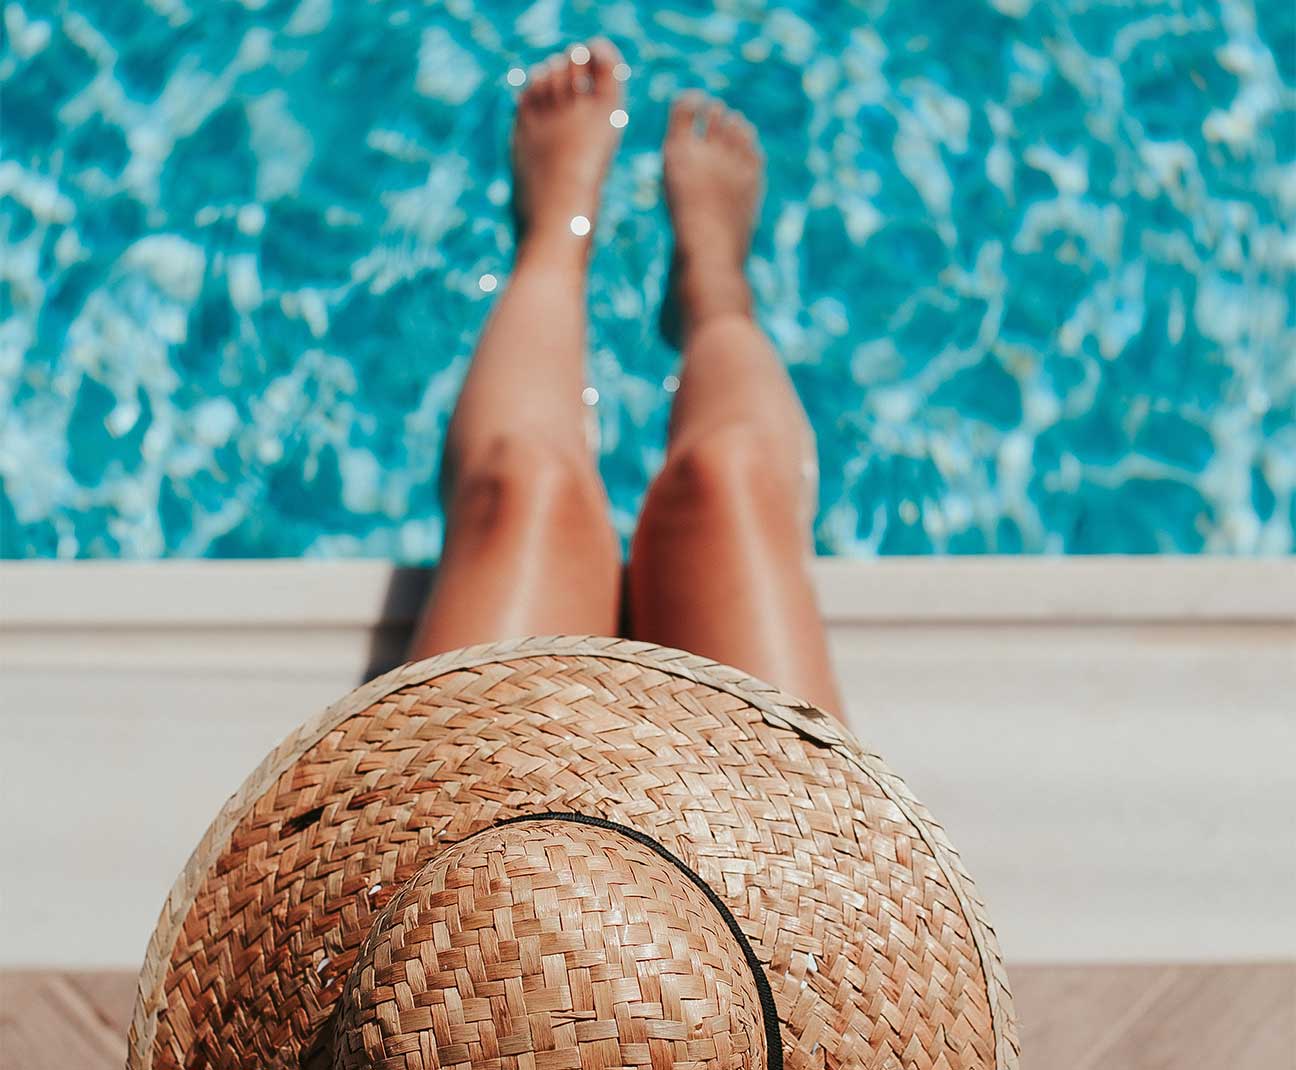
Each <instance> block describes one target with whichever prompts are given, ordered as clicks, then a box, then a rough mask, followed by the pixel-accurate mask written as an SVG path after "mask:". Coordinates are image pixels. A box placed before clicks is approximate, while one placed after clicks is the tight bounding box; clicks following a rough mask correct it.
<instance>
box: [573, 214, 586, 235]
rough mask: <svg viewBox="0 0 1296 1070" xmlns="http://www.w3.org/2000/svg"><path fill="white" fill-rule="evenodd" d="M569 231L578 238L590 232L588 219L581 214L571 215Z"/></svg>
mask: <svg viewBox="0 0 1296 1070" xmlns="http://www.w3.org/2000/svg"><path fill="white" fill-rule="evenodd" d="M571 232H572V233H573V234H575V235H576V237H578V238H583V237H585V235H586V234H588V233H589V232H590V221H589V220H588V219H586V218H585V217H584V216H583V215H574V216H572V220H571Z"/></svg>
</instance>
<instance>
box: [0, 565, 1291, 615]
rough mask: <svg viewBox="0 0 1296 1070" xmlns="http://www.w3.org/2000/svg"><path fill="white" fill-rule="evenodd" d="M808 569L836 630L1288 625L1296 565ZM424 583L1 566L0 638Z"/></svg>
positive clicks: (403, 607)
mask: <svg viewBox="0 0 1296 1070" xmlns="http://www.w3.org/2000/svg"><path fill="white" fill-rule="evenodd" d="M812 570H813V575H814V579H815V586H816V590H817V592H818V596H819V603H820V609H821V611H822V612H823V615H824V617H825V618H826V619H827V620H828V621H829V622H830V623H838V622H843V623H845V622H849V623H883V622H886V621H911V622H927V623H939V622H950V621H963V622H968V623H972V622H984V623H994V622H1008V621H1015V622H1024V621H1035V622H1039V623H1049V622H1053V623H1077V622H1084V621H1094V622H1098V621H1107V622H1121V623H1132V622H1143V623H1153V622H1161V623H1203V622H1207V621H1214V622H1220V623H1223V622H1282V621H1288V622H1290V621H1292V620H1296V558H1261V559H1244V558H1204V557H975V558H973V557H967V558H948V557H946V558H938V557H929V558H878V559H874V560H853V559H847V558H836V557H820V558H816V559H815V561H814V563H813V566H812ZM421 572H422V570H419V569H393V567H392V565H390V564H389V563H388V562H385V561H364V560H356V561H323V560H309V559H307V560H300V559H285V560H246V561H241V560H225V561H206V560H200V561H158V562H129V561H77V562H59V561H32V562H14V561H7V562H0V598H2V599H3V601H2V602H0V631H5V630H9V631H12V630H14V629H19V628H33V627H34V628H45V627H51V626H56V625H73V626H76V627H81V628H84V627H95V626H121V625H133V626H138V625H149V624H166V625H198V624H201V625H204V626H220V625H226V624H248V623H255V624H257V625H261V626H266V625H278V626H292V625H295V624H311V625H313V626H317V627H318V626H322V625H331V626H361V625H373V624H376V623H378V622H379V621H384V622H385V623H388V624H401V623H406V622H408V621H410V620H411V619H412V616H413V613H414V611H415V609H416V604H415V602H416V598H415V597H414V595H415V594H416V593H417V590H418V584H417V577H418V576H419V574H420V573H421ZM393 575H395V576H396V577H397V584H396V590H395V591H394V593H393V594H389V587H391V586H392V578H393ZM411 580H413V581H415V582H414V583H412V584H411V582H410V581H411ZM321 581H323V582H321ZM401 581H404V582H401Z"/></svg>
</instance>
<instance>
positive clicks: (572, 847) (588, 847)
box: [333, 821, 765, 1070]
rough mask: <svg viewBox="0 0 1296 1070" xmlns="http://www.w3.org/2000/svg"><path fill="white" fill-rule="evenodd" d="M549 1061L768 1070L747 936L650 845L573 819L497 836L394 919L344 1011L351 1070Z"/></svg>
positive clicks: (341, 1036)
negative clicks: (741, 937) (742, 943)
mask: <svg viewBox="0 0 1296 1070" xmlns="http://www.w3.org/2000/svg"><path fill="white" fill-rule="evenodd" d="M528 1055H530V1056H533V1057H537V1056H540V1057H542V1058H537V1060H536V1061H537V1062H538V1063H539V1062H543V1064H544V1065H549V1066H554V1067H559V1066H571V1067H574V1068H579V1070H619V1068H621V1067H635V1068H653V1067H661V1066H669V1067H676V1066H678V1067H696V1068H697V1070H745V1068H748V1067H762V1066H764V1059H765V1053H764V1032H763V1026H762V1021H761V1009H760V1004H759V1000H758V997H757V994H756V987H755V984H754V982H753V979H752V975H751V974H750V973H749V972H748V971H747V968H746V964H745V963H744V961H743V958H742V952H741V950H740V949H739V947H738V944H737V941H736V940H735V939H734V936H733V934H732V933H731V932H730V931H729V930H728V929H727V928H726V926H725V923H724V921H723V920H722V918H721V917H720V915H719V913H718V912H717V911H716V909H715V908H714V907H713V906H712V905H711V904H710V903H709V902H707V900H706V898H705V896H703V894H702V893H701V892H700V891H699V890H698V888H697V887H696V886H695V885H694V884H693V883H692V882H691V881H690V880H689V879H688V878H687V877H685V876H684V874H683V873H681V872H680V871H679V870H678V869H676V868H675V867H674V866H672V865H671V864H670V863H668V862H664V861H663V860H662V859H661V858H659V857H657V855H655V854H653V852H652V851H650V850H649V849H648V848H646V847H644V846H641V845H640V844H637V843H635V842H634V841H633V840H631V839H629V838H627V837H625V836H621V835H618V834H617V833H615V832H611V833H610V832H607V831H604V830H600V829H591V828H586V827H581V826H578V825H572V824H570V823H567V822H559V821H548V822H545V821H540V822H536V823H534V824H531V823H527V824H524V825H511V826H506V827H503V828H499V829H491V830H488V831H487V832H484V833H480V834H479V835H477V836H474V837H471V838H470V839H468V840H467V841H465V842H464V843H462V844H458V845H456V846H454V847H451V848H450V849H449V850H447V851H446V852H445V853H444V854H442V855H440V856H439V857H437V858H436V859H434V860H433V861H432V862H431V863H429V864H428V865H427V866H425V867H424V868H423V869H422V870H421V871H420V872H419V873H418V875H417V876H415V877H414V879H413V880H412V881H410V882H409V883H408V884H406V885H405V886H404V887H403V888H402V889H401V891H400V893H399V894H398V895H397V896H396V897H395V898H394V899H393V900H392V902H390V903H389V904H388V905H387V906H386V907H385V908H384V909H383V911H382V912H381V914H380V915H379V917H378V919H377V921H376V922H375V923H374V926H373V929H372V930H371V932H370V934H369V936H368V937H367V938H366V940H365V942H364V945H363V946H362V947H361V949H360V955H359V959H358V961H357V963H356V965H355V967H354V968H353V969H352V971H351V973H350V975H349V976H348V978H347V983H346V988H345V989H344V991H343V995H342V999H341V1001H340V1005H339V1014H338V1024H337V1037H336V1040H335V1043H334V1055H333V1063H334V1068H335V1070H370V1068H371V1067H377V1066H389V1065H394V1066H396V1067H398V1068H399V1070H433V1068H434V1067H435V1068H440V1067H449V1066H456V1067H458V1066H463V1067H465V1068H469V1067H482V1066H499V1065H504V1064H503V1062H502V1060H505V1059H509V1058H516V1059H518V1061H519V1063H520V1064H522V1063H523V1059H522V1057H524V1056H528Z"/></svg>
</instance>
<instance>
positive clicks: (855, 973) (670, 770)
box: [128, 638, 1018, 1070]
mask: <svg viewBox="0 0 1296 1070" xmlns="http://www.w3.org/2000/svg"><path fill="white" fill-rule="evenodd" d="M546 811H572V812H578V813H582V814H587V815H591V816H597V817H602V818H606V819H609V820H612V821H615V822H617V823H619V824H621V825H624V826H627V827H629V828H632V829H635V830H637V831H639V832H641V833H644V834H646V835H648V836H650V837H652V838H653V839H655V840H656V841H657V842H659V843H660V844H662V845H663V846H664V847H666V848H668V849H669V850H670V851H671V852H672V853H673V854H674V855H675V856H677V857H678V858H679V859H681V860H682V861H683V862H684V863H686V864H687V865H688V866H689V867H690V868H691V869H693V870H694V871H696V872H697V873H698V874H699V875H700V876H701V877H702V878H704V879H705V881H706V882H707V883H709V884H710V885H711V886H712V887H713V888H714V889H715V890H716V891H717V892H718V893H720V895H721V896H722V898H723V899H724V901H725V903H726V905H727V906H728V907H729V909H730V911H731V912H732V914H733V915H734V917H735V918H736V919H737V921H738V923H739V924H740V926H741V928H742V930H743V932H744V933H745V934H746V937H747V939H748V940H749V941H750V943H751V945H752V947H753V948H754V949H755V952H756V954H757V956H758V957H759V959H760V960H761V962H762V964H763V965H764V966H765V970H766V973H767V974H768V976H769V981H770V984H771V986H772V989H773V994H774V999H775V1002H776V1004H777V1007H778V1012H779V1018H780V1020H781V1023H782V1033H783V1044H784V1056H785V1060H786V1065H787V1066H788V1067H789V1068H798V1070H799V1068H803V1067H828V1068H836V1067H892V1066H894V1067H912V1068H923V1070H925V1068H928V1067H930V1068H936V1067H949V1068H959V1067H1000V1068H1003V1070H1011V1068H1015V1067H1016V1066H1017V1063H1018V1046H1017V1037H1016V1027H1015V1022H1014V1017H1013V1012H1012V1002H1011V997H1010V994H1009V989H1008V983H1007V976H1006V974H1005V971H1004V968H1003V963H1002V960H1001V958H1000V954H999V950H998V947H997V944H996V941H995V938H994V934H993V932H992V930H991V928H990V926H989V924H988V923H987V921H986V918H985V912H984V908H983V906H982V904H981V902H980V901H979V899H978V898H977V896H976V894H975V891H974V889H973V887H972V883H971V881H970V879H969V878H968V876H967V874H966V873H965V872H964V870H963V868H962V865H961V863H960V862H959V859H958V856H957V855H956V854H955V852H954V850H953V849H952V847H951V846H950V844H949V842H948V840H947V839H946V837H945V834H944V832H943V830H942V829H941V828H940V826H939V825H937V824H935V823H934V822H933V821H932V819H931V818H930V816H929V815H928V814H927V812H926V811H925V810H924V809H923V807H922V806H921V805H920V804H919V803H918V802H917V801H916V800H915V799H914V798H913V796H912V795H911V794H910V793H909V791H908V790H907V788H906V787H905V785H904V784H903V783H902V782H901V781H900V779H899V778H898V777H896V776H895V774H893V773H892V772H890V770H888V769H887V768H886V766H885V765H884V764H883V763H882V761H881V760H880V759H879V758H878V757H877V756H876V755H873V754H871V753H869V752H868V751H867V750H865V749H864V748H863V747H861V746H860V745H859V744H858V743H857V742H856V741H855V740H854V739H853V738H851V737H850V736H849V734H848V733H846V732H845V731H844V730H843V729H842V728H841V726H840V725H839V724H838V723H837V722H836V721H834V720H833V719H832V718H830V717H828V716H827V715H826V714H824V713H823V712H821V711H819V710H817V709H814V708H813V707H809V706H807V705H806V704H804V703H802V702H800V701H798V700H796V699H794V698H792V697H790V696H787V695H785V694H782V693H780V692H779V691H777V690H776V689H774V688H772V687H770V686H768V685H766V684H763V683H760V682H759V681H756V680H754V679H752V678H751V677H749V676H747V675H745V674H744V673H741V672H739V671H738V670H735V669H731V668H727V667H725V666H721V665H717V664H715V663H713V662H710V661H707V660H706V659H703V658H699V657H696V656H694V655H691V654H687V653H684V652H681V651H674V650H666V649H662V648H660V647H655V646H651V645H649V644H644V643H636V642H630V641H626V640H620V639H603V638H541V639H528V640H519V641H512V642H507V643H501V644H496V645H492V646H483V647H473V648H468V649H466V650H461V651H456V652H453V653H450V654H446V655H443V656H439V657H436V658H431V659H429V660H426V661H422V662H417V663H414V664H410V665H405V666H403V667H401V668H399V669H396V670H395V671H393V672H391V673H388V674H387V675H385V676H382V677H380V678H378V679H377V680H374V681H372V682H371V683H369V684H366V685H365V686H363V687H361V688H359V689H358V690H356V691H355V692H353V693H352V694H351V695H349V696H348V697H347V698H345V699H343V700H342V701H341V702H339V703H338V704H336V705H334V706H333V707H331V708H330V709H329V710H327V711H325V713H324V714H322V715H321V716H320V717H318V718H317V719H315V720H313V721H311V722H309V723H308V724H306V725H304V726H303V727H302V728H301V729H300V730H298V731H297V732H296V733H294V734H293V735H292V736H290V737H289V738H288V739H287V740H285V741H284V743H283V744H281V745H280V747H278V748H277V749H276V750H275V751H274V752H273V753H272V754H270V755H269V756H268V757H267V758H266V759H265V761H264V762H263V763H262V764H261V765H260V767H258V769H257V770H256V771H255V772H254V773H253V774H252V776H251V777H249V778H248V780H247V781H246V782H245V783H244V785H243V786H242V788H240V789H239V791H238V792H237V793H236V794H235V795H234V796H233V797H232V798H231V799H230V801H229V802H228V803H227V804H226V806H225V807H224V809H223V810H222V811H221V813H220V815H219V816H218V817H217V819H216V821H215V822H214V823H213V824H212V826H211V828H210V829H209V830H208V832H207V834H206V836H205V837H204V838H203V840H202V842H201V843H200V844H199V846H198V848H197V850H195V852H194V854H193V855H192V857H191V858H190V860H189V862H188V864H187V865H186V867H185V870H184V872H183V873H182V874H181V876H180V878H179V880H178V881H177V883H176V885H175V886H174V888H173V889H172V891H171V894H170V896H169V898H168V899H167V903H166V906H165V907H164V910H163V913H162V917H161V919H160V921H159V924H158V927H157V930H156V931H155V932H154V934H153V938H152V940H151V941H150V944H149V948H148V952H147V955H146V958H145V963H144V968H143V971H142V973H141V976H140V990H139V997H138V1001H137V1003H136V1008H135V1014H134V1019H133V1022H132V1025H131V1033H130V1043H129V1056H128V1067H130V1068H132V1070H145V1068H149V1070H164V1068H170V1067H180V1066H185V1067H198V1066H210V1067H215V1068H221V1070H224V1068H233V1067H239V1068H244V1067H246V1068H252V1067H288V1066H292V1067H301V1066H314V1065H327V1063H328V1061H329V1058H330V1053H329V1052H328V1051H327V1050H325V1049H326V1047H327V1044H328V1038H329V1037H331V1016H332V1014H333V1010H334V1004H335V1003H336V1001H337V998H338V995H339V993H340V991H341V989H342V983H343V981H344V980H345V978H346V976H347V973H348V971H349V970H350V967H351V965H352V964H353V963H354V961H355V958H356V955H357V952H358V950H359V947H360V945H361V943H362V942H363V941H364V939H365V937H366V935H367V934H368V932H369V930H370V927H371V925H372V922H373V919H374V916H375V914H376V912H378V911H379V910H381V909H382V907H383V906H384V905H385V903H386V902H387V900H388V899H390V897H391V896H392V895H393V894H395V893H396V892H397V891H398V890H399V888H400V887H401V886H402V885H403V884H404V882H406V881H408V880H409V879H410V878H411V877H412V876H413V875H414V874H415V873H417V872H418V871H419V870H420V869H421V867H422V866H423V865H425V864H426V863H427V862H429V861H430V860H431V859H433V858H435V857H436V856H437V855H438V854H439V853H440V852H442V851H444V849H445V848H446V847H447V846H448V845H449V844H452V843H455V842H458V841H461V840H463V839H464V838H465V837H467V836H470V835H473V834H474V833H476V832H479V831H481V830H482V829H485V828H489V827H490V826H492V825H494V824H497V823H498V822H500V821H501V820H504V819H507V818H510V817H514V816H516V815H519V814H527V813H541V812H546Z"/></svg>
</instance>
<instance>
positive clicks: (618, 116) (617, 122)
mask: <svg viewBox="0 0 1296 1070" xmlns="http://www.w3.org/2000/svg"><path fill="white" fill-rule="evenodd" d="M629 121H630V116H628V115H627V114H626V113H625V111H624V110H622V109H621V108H617V109H616V111H614V112H613V113H612V114H611V115H609V116H608V122H610V123H611V124H612V125H613V126H615V127H616V128H617V129H618V130H620V129H621V128H622V127H623V126H625V124H626V123H628V122H629Z"/></svg>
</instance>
